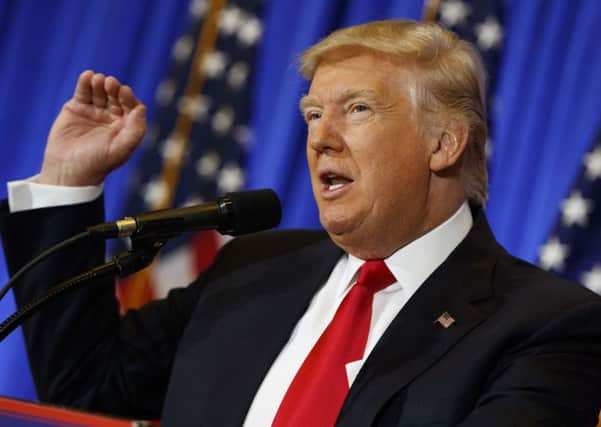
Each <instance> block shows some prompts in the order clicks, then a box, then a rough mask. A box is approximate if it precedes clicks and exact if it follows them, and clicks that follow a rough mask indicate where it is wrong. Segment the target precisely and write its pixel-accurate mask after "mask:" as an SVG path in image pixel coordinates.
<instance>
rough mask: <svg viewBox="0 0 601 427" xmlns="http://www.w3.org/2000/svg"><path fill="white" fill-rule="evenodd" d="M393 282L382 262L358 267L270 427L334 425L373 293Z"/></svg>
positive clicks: (361, 349) (363, 338) (364, 333)
mask: <svg viewBox="0 0 601 427" xmlns="http://www.w3.org/2000/svg"><path fill="white" fill-rule="evenodd" d="M394 281H395V278H394V276H393V275H392V273H391V272H390V270H388V267H386V264H384V261H382V260H370V261H366V262H365V263H364V264H363V265H362V266H361V269H360V270H359V278H358V279H357V283H356V284H355V286H353V288H352V289H351V290H350V292H349V293H348V294H347V295H346V297H345V298H344V300H343V301H342V303H341V304H340V306H339V307H338V310H337V311H336V314H335V315H334V318H333V319H332V321H331V322H330V324H329V325H328V327H327V328H326V330H325V331H324V333H323V334H322V335H321V337H320V338H319V340H318V341H317V343H316V344H315V346H314V347H313V349H312V350H311V352H310V353H309V355H308V356H307V358H306V359H305V361H304V362H303V364H302V366H301V367H300V369H299V370H298V372H297V373H296V376H295V377H294V379H293V380H292V383H291V384H290V387H289V388H288V391H286V394H285V395H284V399H283V400H282V403H281V404H280V407H279V408H278V412H277V413H276V415H275V418H274V420H273V424H272V427H307V426H311V427H317V426H333V425H334V423H335V422H336V418H337V417H338V414H339V412H340V409H341V408H342V404H343V402H344V399H345V398H346V395H347V393H348V390H349V383H348V380H347V375H346V364H347V363H349V362H354V361H356V360H361V359H363V353H364V352H365V345H366V343H367V336H368V334H369V324H370V322H371V312H372V303H373V298H374V294H375V293H376V292H378V291H379V290H381V289H383V288H385V287H386V286H388V285H390V284H391V283H393V282H394Z"/></svg>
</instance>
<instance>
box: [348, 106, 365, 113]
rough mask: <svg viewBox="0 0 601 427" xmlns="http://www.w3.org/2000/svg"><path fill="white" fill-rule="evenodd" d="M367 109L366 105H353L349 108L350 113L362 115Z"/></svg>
mask: <svg viewBox="0 0 601 427" xmlns="http://www.w3.org/2000/svg"><path fill="white" fill-rule="evenodd" d="M368 110H369V107H368V106H367V105H363V104H357V105H353V106H352V107H351V113H362V112H364V111H368Z"/></svg>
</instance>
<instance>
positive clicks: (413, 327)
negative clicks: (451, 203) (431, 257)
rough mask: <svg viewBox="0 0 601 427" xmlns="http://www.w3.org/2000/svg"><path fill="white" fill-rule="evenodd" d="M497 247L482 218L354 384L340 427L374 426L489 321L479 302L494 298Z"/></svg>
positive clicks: (398, 320) (408, 308) (403, 312)
mask: <svg viewBox="0 0 601 427" xmlns="http://www.w3.org/2000/svg"><path fill="white" fill-rule="evenodd" d="M497 248H498V246H497V244H496V242H495V241H494V238H493V237H492V234H491V232H490V230H489V229H488V225H487V224H486V221H485V219H484V218H483V217H482V215H480V216H479V217H477V220H476V222H475V225H474V227H473V229H472V231H470V233H469V234H468V236H467V237H466V239H465V240H464V241H463V242H462V243H461V244H460V245H459V246H458V247H457V249H455V251H453V253H452V254H451V255H450V256H449V258H448V259H447V260H446V261H445V262H444V263H443V264H442V265H441V266H440V267H439V268H438V269H437V270H436V271H435V272H434V273H433V274H432V275H431V276H430V277H429V278H428V279H427V280H426V282H425V283H424V284H423V285H422V286H421V287H420V289H419V290H418V291H417V292H416V293H415V294H414V295H413V297H412V298H411V299H410V300H409V301H408V302H407V304H406V305H405V307H403V309H402V310H401V311H400V312H399V314H398V315H397V316H396V318H395V319H394V320H393V322H392V323H391V325H390V326H389V327H388V329H387V330H386V332H385V333H384V335H383V336H382V338H381V339H380V341H379V342H378V344H377V345H376V347H375V348H374V350H373V351H372V353H371V354H370V356H369V357H368V359H367V360H366V362H365V364H364V366H363V368H362V369H361V371H360V373H359V375H358V376H357V378H356V380H355V382H354V383H353V386H352V387H351V390H350V391H349V395H348V396H347V399H346V401H345V404H344V406H343V408H342V411H341V413H340V417H339V419H338V424H337V425H340V426H350V425H371V423H372V421H373V419H374V417H375V416H376V414H377V412H378V411H379V409H380V408H381V407H382V406H383V405H384V404H385V403H386V401H387V400H388V399H389V398H390V397H391V396H392V395H393V394H394V393H396V392H397V391H399V390H401V389H402V388H404V387H406V386H407V385H408V384H409V383H410V382H411V381H412V380H413V379H414V378H415V377H416V376H418V375H420V373H422V372H423V371H425V370H426V369H428V367H430V366H431V365H432V364H434V363H436V361H437V360H438V359H439V358H440V357H441V356H443V355H444V354H445V353H446V352H447V351H448V350H449V349H450V348H451V347H452V346H453V345H454V344H455V343H457V342H458V341H459V340H460V339H461V338H462V337H464V336H465V335H466V334H468V333H469V332H470V331H471V330H472V329H473V328H475V327H476V326H477V325H478V324H480V323H481V322H482V321H483V320H485V319H486V317H487V315H486V313H484V312H481V311H480V310H477V309H476V308H474V305H473V302H475V301H480V300H483V299H486V298H489V297H490V296H491V281H490V277H491V274H492V270H493V267H494V263H495V259H496V256H495V255H494V252H495V251H496V250H497ZM466 260H468V261H467V262H466ZM445 311H446V312H448V313H449V314H450V315H451V316H452V317H453V319H454V320H455V322H454V323H453V324H452V325H451V326H450V327H448V328H445V327H443V326H442V325H441V324H440V323H439V322H436V319H437V318H438V317H439V316H440V315H441V314H443V313H444V312H445Z"/></svg>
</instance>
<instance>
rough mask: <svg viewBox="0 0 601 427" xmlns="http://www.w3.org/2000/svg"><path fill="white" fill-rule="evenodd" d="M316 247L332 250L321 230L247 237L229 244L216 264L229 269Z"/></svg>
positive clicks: (279, 231) (260, 233)
mask: <svg viewBox="0 0 601 427" xmlns="http://www.w3.org/2000/svg"><path fill="white" fill-rule="evenodd" d="M315 245H325V246H333V243H331V240H330V239H329V237H328V235H327V233H326V232H325V231H322V230H300V229H297V230H278V231H273V230H270V231H263V232H259V233H252V234H247V235H244V236H240V237H236V238H234V239H232V240H230V241H229V242H228V243H227V244H226V245H225V246H224V247H223V248H222V249H221V251H220V252H219V255H218V258H217V260H216V264H227V266H228V268H237V267H243V266H244V265H248V264H252V263H256V262H260V261H263V260H267V259H272V258H275V257H279V256H285V255H288V254H293V253H296V252H299V251H301V250H303V249H306V248H310V247H313V246H315Z"/></svg>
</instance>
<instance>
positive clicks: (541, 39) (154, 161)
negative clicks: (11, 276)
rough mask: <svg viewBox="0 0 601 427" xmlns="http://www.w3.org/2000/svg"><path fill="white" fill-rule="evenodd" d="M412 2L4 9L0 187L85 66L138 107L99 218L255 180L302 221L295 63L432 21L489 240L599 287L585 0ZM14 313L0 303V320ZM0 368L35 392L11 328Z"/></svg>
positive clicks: (198, 0)
mask: <svg viewBox="0 0 601 427" xmlns="http://www.w3.org/2000/svg"><path fill="white" fill-rule="evenodd" d="M426 3H427V4H424V1H423V0H326V1H324V0H305V1H303V2H297V1H292V0H277V1H276V0H271V1H270V0H262V1H260V0H246V1H243V0H230V1H225V0H192V1H190V0H170V1H159V0H155V1H153V0H130V1H127V2H124V1H120V0H87V1H85V2H82V1H79V0H53V1H47V2H39V1H34V0H4V1H2V2H0V94H1V95H0V178H1V179H0V181H1V182H2V183H4V182H7V181H10V180H16V179H23V178H27V177H30V176H32V175H34V174H36V173H37V172H38V170H39V168H40V165H41V161H42V157H43V150H44V146H45V142H46V136H47V133H48V130H49V128H50V126H51V124H52V122H53V120H54V117H55V116H56V115H57V114H58V112H59V111H60V108H61V106H62V104H63V103H64V102H65V101H66V100H67V99H69V97H70V96H71V93H72V91H73V88H74V86H75V82H76V81H77V77H78V75H79V74H80V73H81V72H82V71H83V70H85V69H93V70H95V71H97V72H103V73H106V74H111V75H114V76H116V77H117V78H118V79H119V80H120V81H121V82H125V83H127V84H128V85H130V86H131V87H132V88H133V89H134V91H135V93H136V94H137V96H138V97H139V98H140V99H141V100H142V102H144V103H145V104H146V105H147V106H148V113H149V129H148V132H147V134H146V137H145V140H144V143H143V146H142V147H141V148H140V149H139V150H138V151H137V152H136V154H135V155H134V157H133V159H132V160H131V161H130V162H129V163H127V164H126V165H125V166H123V167H122V168H121V169H119V170H118V171H117V172H116V173H113V175H112V176H111V177H110V178H109V179H108V180H107V182H106V183H105V200H106V211H107V218H108V219H117V218H120V217H122V216H124V215H126V214H135V213H139V212H142V211H147V210H151V209H156V208H160V207H167V206H182V205H186V204H193V203H200V202H202V201H210V200H214V199H215V197H216V196H217V195H220V194H223V193H225V192H228V191H235V190H240V189H244V188H264V187H269V188H273V189H274V190H276V192H277V193H278V194H279V196H280V198H281V200H282V203H283V206H284V216H283V221H282V225H281V227H284V228H291V227H312V228H313V227H319V222H318V219H317V212H316V207H315V205H314V203H313V200H312V196H311V190H310V184H309V178H308V174H307V169H306V164H305V148H304V138H305V129H304V124H303V122H302V120H301V116H300V114H299V111H298V100H299V99H300V97H301V95H302V94H303V93H305V92H306V91H307V87H308V86H307V82H304V81H303V80H302V79H301V78H300V77H299V76H298V74H297V72H296V66H297V63H296V61H297V56H298V54H299V53H300V52H301V51H302V50H304V49H305V48H307V47H308V46H310V45H311V44H312V43H314V42H316V41H317V40H318V39H320V38H321V37H323V36H325V35H326V34H328V33H329V32H331V31H332V30H333V29H335V28H339V27H341V26H346V25H351V24H356V23H361V22H365V21H370V20H375V19H386V18H401V17H402V18H411V19H415V20H422V19H429V20H435V21H438V22H440V23H441V24H443V25H445V26H446V27H448V28H451V29H453V30H454V31H457V32H458V33H459V34H461V35H462V37H464V38H466V39H468V40H470V41H472V42H474V43H475V44H476V46H477V47H478V49H479V50H480V51H481V53H482V55H483V58H484V59H485V63H486V66H487V69H488V77H489V83H488V84H489V95H490V97H489V116H490V117H489V124H490V141H489V154H490V158H489V166H490V200H489V202H488V205H487V215H488V217H489V220H490V222H491V225H492V228H493V230H494V232H495V234H496V236H497V238H498V239H499V241H500V242H501V243H502V244H503V245H505V247H506V248H507V249H508V250H509V251H510V252H512V253H513V254H515V255H517V256H519V257H522V258H524V259H526V260H528V261H530V262H534V263H538V264H540V265H541V267H543V268H545V269H549V270H552V271H554V272H555V273H557V274H559V275H562V276H564V277H567V278H570V279H571V280H574V281H576V282H578V283H580V284H582V285H585V286H587V287H589V288H591V289H593V290H595V291H597V292H601V143H600V142H599V137H598V134H599V131H600V130H601V78H599V76H601V54H600V53H599V45H600V43H601V30H599V27H598V23H599V22H601V2H599V1H597V0H570V1H567V0H528V1H521V0H480V1H477V0H475V1H467V0H463V1H460V0H440V1H430V2H426ZM400 191H402V189H400ZM0 196H2V197H3V198H4V197H6V188H5V186H4V185H1V186H0ZM220 244H222V239H221V237H218V236H215V235H213V234H212V233H203V234H195V235H189V236H185V237H183V238H181V239H179V240H177V241H175V242H173V243H172V244H171V245H170V247H169V248H167V249H166V250H165V251H164V254H162V255H161V263H160V265H156V266H154V267H152V268H151V269H149V270H146V271H145V274H143V275H142V276H138V278H136V279H131V280H128V281H123V283H122V284H120V285H119V288H118V290H117V293H118V295H119V297H120V298H121V301H122V303H123V307H124V309H125V308H126V307H130V306H136V305H139V304H141V303H143V302H144V301H146V300H147V299H148V298H152V297H156V296H161V295H163V294H164V293H165V292H166V289H167V287H169V286H173V285H183V284H185V283H186V282H187V281H188V280H190V279H191V278H192V277H194V275H195V274H196V273H197V272H198V271H199V270H200V269H202V268H203V267H204V266H206V264H207V263H209V262H210V260H211V258H212V255H213V254H214V253H215V250H216V249H217V248H218V247H219V245H220ZM109 250H110V251H118V250H122V249H121V248H120V246H119V243H111V244H110V247H109ZM6 280H7V275H6V272H5V270H4V266H3V265H2V267H1V268H0V282H2V283H5V282H6ZM575 286H576V285H575ZM535 303H536V302H535V301H533V304H535ZM14 310H15V306H14V301H13V299H12V295H11V294H9V295H8V296H7V297H6V298H5V299H4V300H3V301H2V302H1V303H0V314H1V315H2V318H3V319H4V318H5V317H6V316H8V315H9V314H10V313H12V312H13V311H14ZM0 366H1V368H0V395H7V396H13V397H19V398H25V399H35V397H36V396H35V389H34V386H33V383H32V380H31V376H30V374H29V369H28V366H27V358H26V355H25V352H24V346H23V340H22V336H21V332H20V330H17V331H15V332H14V333H12V334H11V335H10V336H9V337H8V338H7V339H6V340H5V341H4V342H2V344H0Z"/></svg>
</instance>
